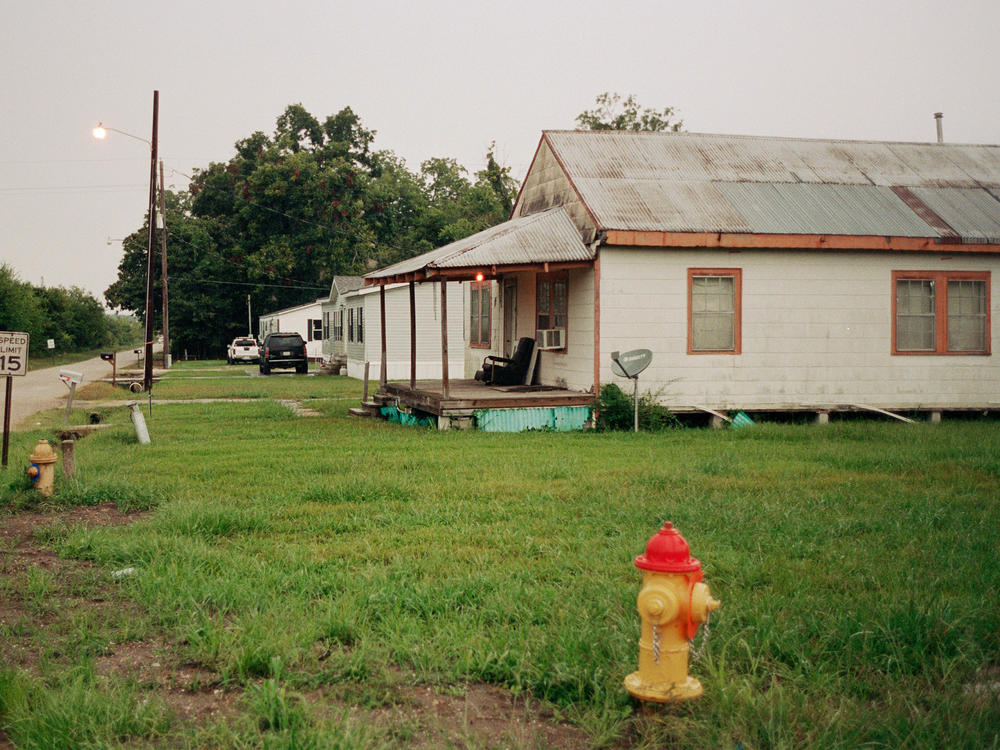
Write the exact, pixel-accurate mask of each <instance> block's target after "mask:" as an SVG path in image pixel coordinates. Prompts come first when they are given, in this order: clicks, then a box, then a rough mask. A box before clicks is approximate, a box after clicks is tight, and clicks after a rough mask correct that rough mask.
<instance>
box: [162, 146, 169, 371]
mask: <svg viewBox="0 0 1000 750" xmlns="http://www.w3.org/2000/svg"><path fill="white" fill-rule="evenodd" d="M163 187H164V182H163V159H160V223H161V224H162V225H163V227H162V229H163V231H161V232H160V279H161V280H162V282H163V366H164V367H165V368H166V369H168V370H169V369H170V313H169V311H168V309H169V308H168V306H167V205H166V203H165V199H164V197H163Z"/></svg>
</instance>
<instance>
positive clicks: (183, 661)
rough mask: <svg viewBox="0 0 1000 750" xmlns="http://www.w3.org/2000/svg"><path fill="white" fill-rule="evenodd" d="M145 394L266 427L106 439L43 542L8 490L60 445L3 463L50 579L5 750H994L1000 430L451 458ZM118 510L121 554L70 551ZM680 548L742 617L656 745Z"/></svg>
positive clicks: (24, 449) (465, 453) (2, 483)
mask: <svg viewBox="0 0 1000 750" xmlns="http://www.w3.org/2000/svg"><path fill="white" fill-rule="evenodd" d="M209 373H211V375H212V377H209ZM91 388H95V389H97V388H99V386H91ZM154 393H155V394H156V396H157V397H158V398H163V399H168V398H169V399H180V398H240V399H243V398H247V399H253V401H250V402H237V403H208V404H206V403H197V404H195V403H191V404H176V405H160V406H157V405H156V403H155V401H154V406H153V414H152V417H151V418H150V420H149V429H150V433H151V435H152V439H153V442H152V445H149V446H139V445H138V444H137V443H136V440H135V438H134V435H133V431H132V428H131V426H130V425H129V424H128V421H127V419H126V418H125V416H124V414H125V411H124V409H122V408H121V407H103V408H102V412H103V413H104V414H105V417H106V421H110V422H112V423H117V424H120V425H121V426H120V427H113V428H110V429H106V430H103V431H101V432H98V433H95V434H93V435H90V436H88V437H86V438H84V439H82V440H80V441H79V442H78V444H77V465H78V477H77V479H76V480H72V481H69V480H63V479H62V477H61V476H58V475H57V491H56V495H55V497H54V498H53V500H52V501H51V503H49V504H48V505H47V506H46V507H44V508H38V507H35V498H34V497H33V495H32V494H31V493H30V492H29V491H27V490H26V489H25V488H24V482H23V480H22V479H21V472H22V471H23V468H24V465H25V464H26V463H27V462H26V456H27V455H28V454H29V453H30V451H31V448H32V446H33V445H34V443H35V441H36V440H37V439H38V438H39V437H49V438H50V439H51V438H52V431H53V430H54V429H56V428H58V426H59V425H60V424H61V413H58V412H53V413H52V415H50V417H49V420H48V424H49V425H50V426H49V429H48V431H44V430H36V431H33V432H25V433H15V434H14V436H13V440H12V444H11V468H10V469H9V470H8V471H7V472H6V475H3V476H2V479H0V505H2V506H3V507H2V508H0V512H6V513H8V515H6V516H0V523H10V524H13V523H15V522H17V521H18V519H25V518H32V519H34V518H35V516H34V515H31V514H33V513H36V512H37V511H39V510H46V511H49V512H48V513H47V514H46V515H40V516H37V518H38V519H39V522H38V523H37V524H36V525H34V526H33V527H32V531H31V533H30V535H29V538H28V542H30V544H31V545H34V546H35V547H37V548H38V549H39V550H41V552H38V553H37V554H39V555H44V554H46V551H48V552H54V553H56V554H57V555H58V557H55V556H54V555H50V557H43V558H42V559H46V560H50V562H51V564H50V565H49V566H48V567H46V566H39V565H27V564H21V563H16V564H15V562H13V561H14V560H15V559H18V560H22V559H23V556H22V558H15V557H14V553H15V552H16V551H17V550H19V549H22V547H19V546H18V544H19V542H18V539H14V538H12V537H10V536H8V537H6V538H5V541H4V542H3V544H5V545H6V549H0V552H3V553H4V557H3V558H0V559H3V560H9V561H11V562H6V563H5V564H4V567H3V570H2V571H0V576H2V577H0V602H4V601H6V602H9V604H0V644H3V645H2V646H0V648H2V649H3V650H4V653H3V655H2V656H3V659H2V662H3V664H2V665H0V727H2V729H3V731H4V732H5V733H6V736H7V739H8V740H9V741H10V742H12V743H13V744H14V745H15V746H16V747H18V748H30V747H38V748H42V747H45V748H50V747H80V746H83V745H88V746H94V747H96V746H112V747H117V746H122V747H124V746H128V747H147V746H149V747H287V748H292V747H317V748H320V747H324V748H325V747H341V748H353V747H400V746H410V745H415V746H425V747H448V746H450V747H542V746H546V747H642V748H662V747H667V748H675V747H676V748H716V747H719V748H727V747H728V748H813V747H822V748H856V747H879V748H882V747H885V748H900V747H913V748H924V747H949V748H984V747H998V746H1000V535H998V533H997V522H998V519H1000V431H998V429H997V427H998V425H997V423H996V422H994V421H987V420H970V421H961V422H949V421H946V422H945V423H943V424H939V425H930V424H916V425H904V424H896V423H888V422H877V421H869V422H864V421H851V422H844V423H833V424H830V425H828V426H825V427H817V426H803V425H799V426H789V425H769V424H758V425H755V426H754V427H752V428H746V429H741V430H728V431H714V430H707V429H706V430H699V429H687V430H683V429H682V430H673V431H668V432H665V433H658V434H639V435H633V434H628V433H625V434H608V433H601V434H597V433H578V434H556V433H549V432H538V433H526V434H520V435H497V434H485V433H468V432H465V433H463V432H436V431H433V430H426V429H421V428H413V427H401V426H397V425H390V424H387V423H383V422H373V421H359V420H356V419H354V418H351V417H349V416H348V414H347V410H348V408H349V407H350V406H353V405H356V403H357V400H358V397H359V396H360V384H359V383H358V382H357V381H353V380H348V379H346V378H334V377H308V378H303V377H295V376H287V377H286V376H278V377H270V378H261V377H248V373H247V371H246V370H244V368H240V367H235V368H228V370H227V369H225V366H224V365H222V366H221V367H219V368H216V369H214V370H213V369H212V368H210V367H207V366H206V365H205V364H204V363H199V364H198V365H197V366H195V365H194V363H192V364H191V365H187V364H186V363H185V364H180V365H178V366H176V367H175V368H174V370H173V371H172V373H171V374H170V375H169V376H168V377H167V378H165V379H164V380H163V381H162V382H161V383H159V384H157V387H156V388H155V389H154ZM107 396H108V394H107V393H105V392H104V391H98V390H94V391H90V392H88V391H87V390H86V389H83V390H82V391H81V393H80V394H79V395H78V398H79V399H86V398H88V397H91V398H106V397H107ZM289 398H295V399H300V400H308V401H309V405H310V407H311V408H313V409H315V410H317V411H319V412H320V413H321V415H322V416H319V417H310V418H303V417H299V416H296V415H294V414H293V413H292V411H290V410H289V409H288V408H286V407H285V406H282V405H281V404H280V403H278V402H277V401H276V399H289ZM87 410H88V409H87V407H86V406H83V407H81V410H80V411H78V413H77V419H78V420H79V421H85V420H84V418H85V416H86V414H87ZM43 423H44V422H43ZM107 502H113V503H115V504H116V505H117V507H118V509H119V510H120V511H123V512H128V513H135V515H134V516H131V517H128V518H127V519H126V518H125V517H121V519H120V520H122V521H124V520H131V521H132V522H131V523H124V522H122V523H119V524H116V525H109V524H106V523H96V522H92V523H83V522H77V521H75V520H73V519H74V518H77V517H78V516H74V515H73V513H74V510H73V509H74V508H76V509H77V510H80V506H84V508H95V509H96V508H99V507H103V506H102V505H101V504H104V503H107ZM109 512H110V511H109ZM120 515H121V514H118V516H116V518H118V517H119V516H120ZM79 518H81V519H82V520H87V519H86V517H84V516H79ZM664 520H671V521H673V522H674V524H675V526H677V527H678V528H679V529H680V531H681V532H682V533H683V534H684V536H685V537H686V539H687V540H688V542H689V544H690V545H691V549H692V553H693V554H694V555H695V556H696V557H698V558H700V559H701V561H702V564H703V568H704V571H705V577H706V581H707V582H708V583H709V584H710V585H711V587H712V591H713V594H714V595H715V596H716V597H717V598H719V599H721V600H722V603H723V604H722V609H721V610H720V611H719V612H718V613H716V614H715V615H713V618H712V621H711V631H710V637H709V640H708V642H707V645H706V647H705V649H704V652H703V655H702V656H701V657H700V659H698V660H697V661H696V662H694V664H693V665H692V672H693V673H694V674H695V676H697V677H698V678H699V679H701V681H702V683H703V684H704V686H705V695H704V696H703V697H702V698H701V699H700V700H698V701H696V702H693V703H691V704H687V705H682V706H673V707H665V708H656V709H653V710H648V711H644V710H642V709H641V708H640V707H639V706H637V705H636V704H635V703H634V702H633V701H632V700H631V698H629V696H628V695H627V693H625V691H624V688H623V687H622V679H623V678H624V676H625V675H626V674H627V673H629V672H631V671H633V670H634V669H635V665H636V652H637V638H638V629H639V620H638V615H637V613H636V611H635V597H636V594H637V593H638V588H639V581H640V575H639V571H637V570H636V569H635V567H634V566H633V564H632V559H633V558H634V557H635V555H637V554H639V553H641V552H642V551H643V548H644V546H645V543H646V541H647V539H648V538H649V537H650V536H651V535H652V534H653V533H655V532H656V530H657V529H658V528H659V527H660V525H661V524H662V522H663V521H664ZM22 546H23V545H22ZM50 558H51V559H50ZM60 566H62V567H60ZM129 569H130V570H129ZM123 570H126V571H127V572H126V573H121V571H123ZM116 572H117V573H118V574H119V577H117V578H116V577H114V576H113V575H112V574H113V573H116ZM129 654H131V655H132V657H133V658H132V659H128V658H127V657H128V655H129ZM153 663H155V664H156V665H157V666H156V668H155V669H154V668H153V667H150V666H149V665H150V664H153ZM164 674H166V675H167V676H166V677H164ZM420 691H424V692H420ZM427 695H429V696H430V697H429V698H426V699H425V698H424V697H423V696H427ZM185 700H187V701H189V703H188V704H185V703H184V701H185ZM198 701H201V703H198ZM192 705H193V706H195V708H191V706H192ZM199 705H200V706H214V707H215V708H214V712H213V711H209V710H207V709H206V710H204V711H201V712H199V710H197V706H199ZM484 706H487V707H489V708H490V709H491V710H492V711H493V713H494V714H497V713H498V712H499V715H500V720H499V721H497V720H494V721H493V723H490V722H488V721H485V719H483V718H482V716H483V711H480V713H478V714H475V710H474V709H483V708H484ZM470 707H471V708H470ZM463 710H464V711H465V714H464V715H463V713H462V712H463ZM470 711H471V712H472V713H470ZM504 712H506V713H504ZM473 714H475V715H473ZM525 717H527V718H525ZM494 719H496V717H494ZM2 744H3V743H2V739H0V745H2Z"/></svg>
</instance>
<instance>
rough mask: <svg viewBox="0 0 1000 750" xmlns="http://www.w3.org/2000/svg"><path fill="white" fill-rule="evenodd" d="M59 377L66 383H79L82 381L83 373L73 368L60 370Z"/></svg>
mask: <svg viewBox="0 0 1000 750" xmlns="http://www.w3.org/2000/svg"><path fill="white" fill-rule="evenodd" d="M59 379H60V380H61V381H62V382H64V383H65V384H66V385H80V383H82V382H83V373H82V372H75V371H73V370H60V371H59Z"/></svg>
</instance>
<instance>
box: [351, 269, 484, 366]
mask: <svg viewBox="0 0 1000 750" xmlns="http://www.w3.org/2000/svg"><path fill="white" fill-rule="evenodd" d="M458 291H459V285H458V284H456V283H450V284H449V285H448V374H449V377H452V378H461V377H462V368H463V356H462V351H463V343H462V331H463V329H462V318H463V317H464V311H465V306H464V305H463V304H462V297H461V295H460V294H458ZM414 296H415V302H416V311H417V318H416V320H417V326H416V328H417V378H418V379H440V378H441V287H440V285H438V284H436V283H430V282H429V283H424V284H417V285H416V287H415V295H414ZM344 297H345V305H347V306H348V307H357V306H359V305H363V306H364V311H365V312H364V323H365V340H364V343H363V344H357V343H353V344H352V343H348V345H347V354H348V358H347V374H348V375H349V376H351V377H354V378H362V377H364V371H365V362H366V361H367V362H369V363H370V368H369V377H370V378H371V379H372V380H378V378H379V376H380V372H381V367H382V322H381V303H380V301H379V290H378V288H376V287H369V288H366V289H360V290H358V291H356V292H349V293H348V294H345V295H344ZM345 314H346V313H345ZM345 321H346V318H345ZM385 325H386V371H387V375H386V376H387V377H388V379H389V380H408V379H409V377H410V291H409V285H407V284H394V285H391V286H388V287H386V291H385ZM344 336H345V338H346V336H347V328H346V322H345V329H344Z"/></svg>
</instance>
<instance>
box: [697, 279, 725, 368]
mask: <svg viewBox="0 0 1000 750" xmlns="http://www.w3.org/2000/svg"><path fill="white" fill-rule="evenodd" d="M735 290H736V279H735V278H733V277H732V276H694V277H692V279H691V349H692V350H694V351H732V350H734V349H735V348H736V339H735V322H736V321H735V315H734V312H735V309H736V298H735Z"/></svg>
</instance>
